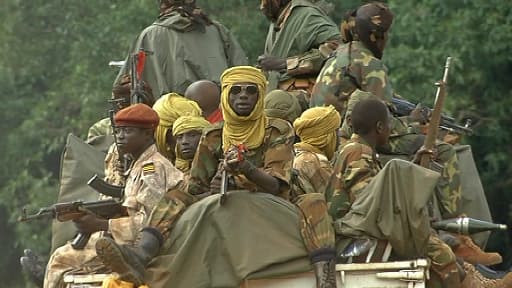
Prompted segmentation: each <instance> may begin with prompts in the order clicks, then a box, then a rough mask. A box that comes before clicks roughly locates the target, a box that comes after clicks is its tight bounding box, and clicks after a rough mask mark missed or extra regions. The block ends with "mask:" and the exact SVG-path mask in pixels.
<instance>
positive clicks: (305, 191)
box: [291, 106, 341, 287]
mask: <svg viewBox="0 0 512 288" xmlns="http://www.w3.org/2000/svg"><path fill="white" fill-rule="evenodd" d="M340 125H341V117H340V114H339V113H338V112H337V111H336V109H335V108H334V107H333V106H329V107H315V108H311V109H308V110H306V111H304V113H302V115H301V116H300V117H299V118H297V119H296V120H295V121H294V122H293V127H294V128H295V133H296V134H297V136H298V137H299V138H300V142H299V143H296V144H295V159H294V160H293V168H294V171H295V172H296V175H297V177H294V181H293V185H292V191H291V200H292V202H293V203H295V204H296V205H297V207H298V208H299V209H300V210H301V211H302V213H303V215H304V217H303V218H302V219H301V233H302V236H303V238H304V239H305V244H306V247H307V248H308V251H309V253H310V255H311V260H312V262H313V265H314V267H315V274H316V276H317V283H318V284H319V285H318V287H336V278H335V269H334V267H335V258H336V250H335V248H334V247H335V240H334V239H335V238H334V235H335V234H334V229H333V227H332V224H331V223H332V218H331V216H330V215H329V213H328V207H327V203H326V201H325V195H324V193H325V190H326V188H327V184H328V183H329V179H330V177H331V174H332V170H333V168H332V165H331V162H330V160H332V158H333V156H334V153H335V150H336V146H337V142H338V141H337V139H338V137H337V131H338V128H339V127H340ZM306 215H307V216H306ZM318 281H324V282H318Z"/></svg>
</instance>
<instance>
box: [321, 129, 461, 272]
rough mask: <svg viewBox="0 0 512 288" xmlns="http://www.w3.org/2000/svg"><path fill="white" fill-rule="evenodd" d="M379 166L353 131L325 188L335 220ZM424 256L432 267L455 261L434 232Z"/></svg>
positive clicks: (347, 208)
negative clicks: (430, 262)
mask: <svg viewBox="0 0 512 288" xmlns="http://www.w3.org/2000/svg"><path fill="white" fill-rule="evenodd" d="M380 170H381V165H380V162H379V160H378V158H377V155H376V153H375V151H374V150H373V148H372V147H370V146H369V145H368V144H367V143H366V142H365V141H364V140H363V139H362V138H361V137H359V136H358V135H357V134H353V135H352V137H351V139H350V140H349V141H348V142H347V143H346V144H345V145H344V146H343V148H342V149H341V150H340V152H339V154H338V158H337V159H336V162H335V164H334V171H333V175H332V177H331V179H330V181H329V185H328V187H327V191H326V198H327V201H328V205H329V211H330V213H331V215H332V217H333V218H334V219H335V220H337V219H340V218H342V217H343V216H345V214H347V212H348V211H349V210H350V208H351V205H352V203H353V202H354V201H355V200H356V199H357V198H358V196H359V195H360V193H361V192H362V191H363V190H364V189H365V187H366V186H367V185H368V184H369V183H370V181H371V180H372V179H373V178H374V177H375V176H376V175H377V173H379V171H380ZM383 204H386V205H387V204H389V205H392V204H393V203H383ZM426 256H427V257H428V258H429V259H430V260H431V261H432V269H434V270H435V271H443V268H445V267H450V266H449V265H452V264H453V263H454V262H455V255H454V254H453V252H452V250H451V248H450V247H449V246H448V245H446V244H445V243H444V242H442V241H441V240H440V239H439V238H438V237H437V235H435V234H433V233H431V234H430V236H429V239H428V244H427V251H426Z"/></svg>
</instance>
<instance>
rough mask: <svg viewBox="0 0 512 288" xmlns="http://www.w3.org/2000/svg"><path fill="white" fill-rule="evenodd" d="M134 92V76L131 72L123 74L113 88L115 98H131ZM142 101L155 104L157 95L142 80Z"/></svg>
mask: <svg viewBox="0 0 512 288" xmlns="http://www.w3.org/2000/svg"><path fill="white" fill-rule="evenodd" d="M131 92H132V77H131V76H130V74H125V75H123V76H121V78H120V79H119V82H117V83H116V84H115V85H114V87H113V88H112V95H113V96H114V98H115V99H118V98H126V99H128V101H129V100H130V96H131ZM142 103H144V104H146V105H148V106H150V107H151V106H153V104H155V97H154V96H153V90H151V86H149V84H148V83H147V82H146V81H142Z"/></svg>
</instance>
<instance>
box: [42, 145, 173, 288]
mask: <svg viewBox="0 0 512 288" xmlns="http://www.w3.org/2000/svg"><path fill="white" fill-rule="evenodd" d="M126 174H127V175H128V178H127V180H126V186H125V200H124V202H123V206H125V207H126V208H127V211H128V215H129V216H127V217H121V218H117V219H110V220H109V231H108V233H109V234H110V235H111V236H112V237H113V238H114V239H115V240H116V242H118V243H120V244H132V243H133V242H134V241H135V238H136V236H137V233H138V231H139V230H140V228H142V227H143V223H144V222H145V221H146V219H147V217H148V215H149V212H150V211H151V210H152V209H153V207H154V206H155V205H156V204H157V203H158V201H160V199H161V198H162V196H163V194H164V193H165V192H166V191H167V190H169V189H171V188H174V187H175V186H177V184H178V183H179V182H180V181H181V180H182V178H183V175H182V173H181V172H180V171H178V170H177V169H176V168H174V166H172V164H171V163H170V162H169V160H167V159H166V158H165V157H164V156H162V155H161V154H160V153H158V152H157V150H156V146H155V145H151V146H150V147H149V148H148V149H146V151H144V153H142V155H141V156H140V157H139V158H138V159H137V161H135V163H133V165H132V166H131V168H130V170H129V171H128V172H127V173H126ZM106 175H107V177H108V176H109V175H112V174H111V172H110V171H109V170H108V168H107V169H106ZM113 184H115V183H113ZM103 234H104V233H103V232H96V233H94V234H93V235H92V236H91V239H90V240H89V242H88V243H87V245H86V247H85V248H84V249H83V250H74V249H73V248H72V247H71V245H70V244H66V245H64V246H62V247H60V248H58V249H57V250H55V252H54V253H53V254H52V256H51V258H50V260H49V262H48V266H47V269H46V275H45V282H44V287H45V288H49V287H63V286H64V283H63V282H62V281H63V279H62V278H63V275H64V273H66V272H70V271H73V270H76V271H78V270H80V271H82V272H83V271H85V272H93V271H102V270H104V267H103V265H102V264H101V261H99V259H98V258H97V257H96V248H95V243H96V240H97V239H99V238H100V237H101V236H103Z"/></svg>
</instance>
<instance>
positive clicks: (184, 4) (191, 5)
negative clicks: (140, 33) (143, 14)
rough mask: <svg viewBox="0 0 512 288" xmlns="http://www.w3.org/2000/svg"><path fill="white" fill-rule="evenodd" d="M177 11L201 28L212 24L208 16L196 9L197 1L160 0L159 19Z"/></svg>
mask: <svg viewBox="0 0 512 288" xmlns="http://www.w3.org/2000/svg"><path fill="white" fill-rule="evenodd" d="M175 11H176V12H178V13H180V15H181V16H183V17H186V18H189V19H190V20H191V21H192V22H193V23H195V24H199V25H200V26H201V27H204V26H206V25H210V24H212V21H211V20H210V18H209V17H208V15H207V14H206V13H204V12H203V11H202V10H201V9H200V8H198V7H196V0H160V15H159V16H158V18H163V17H165V16H167V15H169V14H170V13H172V12H175Z"/></svg>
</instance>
